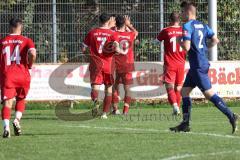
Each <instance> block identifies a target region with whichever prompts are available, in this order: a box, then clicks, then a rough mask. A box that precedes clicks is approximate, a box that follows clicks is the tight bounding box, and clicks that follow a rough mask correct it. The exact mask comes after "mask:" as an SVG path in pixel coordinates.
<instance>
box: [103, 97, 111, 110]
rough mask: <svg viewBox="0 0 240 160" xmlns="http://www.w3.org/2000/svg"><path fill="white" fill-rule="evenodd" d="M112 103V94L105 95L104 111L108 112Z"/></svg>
mask: <svg viewBox="0 0 240 160" xmlns="http://www.w3.org/2000/svg"><path fill="white" fill-rule="evenodd" d="M111 104H112V96H105V97H104V100H103V112H105V113H107V112H109V110H110V107H111Z"/></svg>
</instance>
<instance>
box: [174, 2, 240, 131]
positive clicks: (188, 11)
mask: <svg viewBox="0 0 240 160" xmlns="http://www.w3.org/2000/svg"><path fill="white" fill-rule="evenodd" d="M182 8H183V15H182V16H183V19H184V21H186V23H185V24H184V25H183V32H184V34H183V37H179V38H178V43H179V44H180V45H181V46H182V48H183V49H184V50H186V51H188V58H189V63H190V70H189V72H188V74H187V76H186V79H185V82H184V85H183V88H182V93H181V94H182V97H183V98H182V101H183V106H182V110H183V121H182V122H181V123H180V124H179V125H178V126H176V127H172V128H170V130H171V131H175V132H181V131H183V132H189V131H190V127H189V121H190V114H191V106H192V104H191V98H190V93H191V91H192V90H193V89H194V88H195V87H198V88H199V89H200V90H201V91H202V93H203V94H204V96H205V97H206V98H207V99H208V100H210V101H211V102H212V103H213V104H214V105H215V106H216V107H217V108H218V109H219V110H220V111H221V112H222V113H223V114H225V115H226V116H227V118H228V119H229V121H230V124H231V125H232V133H234V132H235V131H236V129H237V119H238V116H237V115H236V114H234V113H233V112H232V111H231V110H230V109H229V108H228V107H227V106H226V104H225V102H224V101H223V100H222V99H221V98H220V97H219V96H218V95H217V94H216V93H215V92H214V91H213V89H212V85H211V81H210V79H209V77H208V70H209V66H210V64H209V62H208V59H207V57H206V53H207V52H208V48H211V47H213V46H215V45H216V44H217V43H218V42H219V40H218V38H217V36H216V35H215V34H214V32H213V31H212V30H211V29H210V28H209V27H208V25H206V24H204V23H202V22H201V21H198V20H196V7H195V5H194V4H192V3H186V2H184V6H182ZM207 40H209V41H207Z"/></svg>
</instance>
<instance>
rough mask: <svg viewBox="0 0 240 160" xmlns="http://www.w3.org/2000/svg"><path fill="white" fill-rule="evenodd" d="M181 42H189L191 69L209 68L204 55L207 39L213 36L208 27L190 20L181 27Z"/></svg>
mask: <svg viewBox="0 0 240 160" xmlns="http://www.w3.org/2000/svg"><path fill="white" fill-rule="evenodd" d="M183 32H184V36H183V40H184V41H185V40H190V41H191V48H190V50H189V52H188V54H189V55H188V58H189V63H190V68H191V69H199V68H200V69H201V68H206V67H209V62H208V58H207V55H206V53H207V52H208V47H207V39H211V38H212V37H213V36H214V32H213V31H212V29H210V28H209V26H208V25H206V24H204V23H202V22H200V21H198V20H190V21H188V22H187V23H185V24H184V25H183Z"/></svg>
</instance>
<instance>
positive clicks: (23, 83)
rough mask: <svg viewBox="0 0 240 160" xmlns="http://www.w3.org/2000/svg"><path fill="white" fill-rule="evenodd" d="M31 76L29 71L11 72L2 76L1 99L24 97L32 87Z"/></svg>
mask: <svg viewBox="0 0 240 160" xmlns="http://www.w3.org/2000/svg"><path fill="white" fill-rule="evenodd" d="M30 82H31V77H30V74H29V72H28V71H23V72H22V71H21V70H18V72H12V73H11V72H9V73H6V74H5V75H4V76H3V78H2V83H1V99H2V101H4V100H8V99H12V98H14V97H16V98H19V99H24V98H26V97H27V94H28V91H29V88H30Z"/></svg>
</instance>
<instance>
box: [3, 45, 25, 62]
mask: <svg viewBox="0 0 240 160" xmlns="http://www.w3.org/2000/svg"><path fill="white" fill-rule="evenodd" d="M19 48H20V46H19V45H17V46H16V47H15V48H14V51H13V52H12V54H11V50H10V46H7V47H5V48H4V49H3V51H2V52H3V54H6V60H7V62H6V63H7V65H8V66H9V65H11V62H16V64H20V61H21V57H20V49H19Z"/></svg>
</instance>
